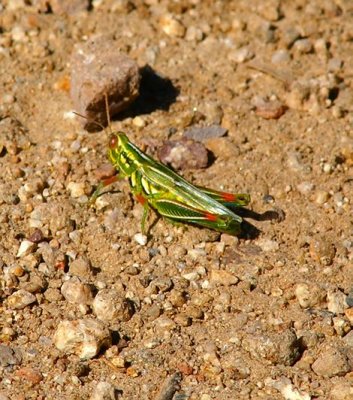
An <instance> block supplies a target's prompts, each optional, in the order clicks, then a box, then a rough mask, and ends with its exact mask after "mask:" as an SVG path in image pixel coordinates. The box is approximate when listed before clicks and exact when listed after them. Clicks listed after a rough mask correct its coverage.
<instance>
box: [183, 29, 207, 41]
mask: <svg viewBox="0 0 353 400" xmlns="http://www.w3.org/2000/svg"><path fill="white" fill-rule="evenodd" d="M203 37H204V34H203V32H202V30H201V29H200V28H197V27H195V26H192V25H191V26H189V27H188V28H187V29H186V34H185V40H187V41H188V42H194V41H195V42H201V40H202V39H203Z"/></svg>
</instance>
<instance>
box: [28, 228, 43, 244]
mask: <svg viewBox="0 0 353 400" xmlns="http://www.w3.org/2000/svg"><path fill="white" fill-rule="evenodd" d="M43 239H44V234H43V232H42V231H41V230H40V229H38V228H36V229H34V231H33V232H32V233H31V235H30V236H29V237H28V240H29V241H30V242H33V243H40V242H41V241H42V240H43Z"/></svg>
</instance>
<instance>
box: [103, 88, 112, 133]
mask: <svg viewBox="0 0 353 400" xmlns="http://www.w3.org/2000/svg"><path fill="white" fill-rule="evenodd" d="M104 100H105V112H106V113H107V124H108V127H109V131H110V134H113V131H112V125H111V121H110V113H109V101H108V95H107V93H104Z"/></svg>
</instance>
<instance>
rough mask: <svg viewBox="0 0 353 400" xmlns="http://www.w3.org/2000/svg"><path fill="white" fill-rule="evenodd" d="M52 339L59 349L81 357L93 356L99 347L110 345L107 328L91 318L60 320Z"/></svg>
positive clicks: (88, 357)
mask: <svg viewBox="0 0 353 400" xmlns="http://www.w3.org/2000/svg"><path fill="white" fill-rule="evenodd" d="M53 340H54V344H55V346H56V347H57V348H58V349H59V350H61V351H63V352H64V353H65V354H76V355H77V356H78V357H79V358H81V359H90V358H93V357H94V356H96V355H97V354H98V353H99V351H100V349H101V347H103V346H104V347H109V346H110V345H111V336H110V332H109V330H108V328H106V327H105V326H104V324H103V323H101V322H99V321H95V320H93V319H85V320H83V319H81V320H74V321H62V322H60V323H59V326H58V328H57V330H56V332H55V334H54V338H53Z"/></svg>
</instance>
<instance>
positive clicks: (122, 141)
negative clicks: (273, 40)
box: [108, 132, 134, 175]
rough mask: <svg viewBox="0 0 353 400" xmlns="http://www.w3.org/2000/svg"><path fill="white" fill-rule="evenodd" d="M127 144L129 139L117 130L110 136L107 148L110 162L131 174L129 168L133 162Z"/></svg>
mask: <svg viewBox="0 0 353 400" xmlns="http://www.w3.org/2000/svg"><path fill="white" fill-rule="evenodd" d="M129 144H130V142H129V139H128V137H127V136H126V135H125V133H123V132H117V133H114V134H113V135H112V136H111V138H110V141H109V150H108V157H109V160H110V162H111V163H112V164H113V165H114V167H117V168H119V169H120V170H121V171H123V172H124V173H125V174H126V175H130V174H131V168H132V166H133V164H134V160H133V159H132V158H131V155H130V152H129Z"/></svg>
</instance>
